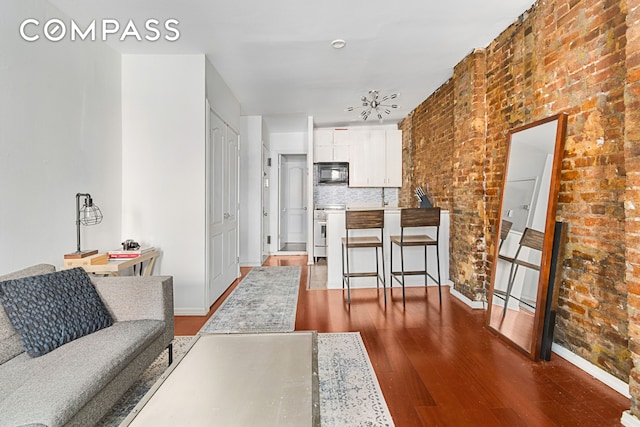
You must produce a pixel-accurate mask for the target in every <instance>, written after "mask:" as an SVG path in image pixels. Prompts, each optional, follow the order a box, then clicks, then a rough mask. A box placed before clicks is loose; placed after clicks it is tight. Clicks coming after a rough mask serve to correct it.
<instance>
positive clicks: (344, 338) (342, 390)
mask: <svg viewBox="0 0 640 427" xmlns="http://www.w3.org/2000/svg"><path fill="white" fill-rule="evenodd" d="M191 339H192V337H176V338H175V339H174V344H173V346H174V357H175V360H178V359H179V358H180V356H181V355H182V354H184V352H185V351H186V350H187V349H188V347H189V344H190V343H191ZM166 368H167V355H166V350H165V352H164V353H163V354H161V355H160V356H159V357H158V358H157V359H156V361H155V362H153V364H152V365H151V366H150V367H149V368H148V369H147V370H146V371H145V372H144V374H142V376H141V377H140V379H139V380H138V381H137V382H136V383H135V384H134V386H133V387H131V389H129V391H127V393H126V394H125V395H124V396H123V398H122V399H121V400H120V401H119V402H118V403H117V404H116V405H115V406H114V407H113V408H112V410H111V412H110V413H109V414H107V416H106V417H105V418H104V419H103V420H102V422H101V423H100V424H99V425H100V426H103V427H114V426H117V425H119V424H120V423H121V422H122V421H123V420H124V419H125V418H126V417H127V414H128V413H129V412H130V411H131V410H132V409H133V408H134V407H135V405H136V404H137V403H138V401H140V399H142V397H143V396H144V395H145V394H146V393H147V391H149V389H150V388H151V386H152V385H153V384H154V383H155V381H156V380H157V379H158V378H160V375H162V373H163V372H164V371H165V369H166ZM318 370H319V375H318V376H319V380H320V420H321V425H322V426H323V427H342V426H344V427H346V426H349V427H354V426H358V427H360V426H362V427H364V426H367V427H378V426H379V427H383V426H390V427H391V426H393V425H394V424H393V420H392V419H391V415H390V414H389V409H388V408H387V404H386V402H385V400H384V396H383V395H382V392H381V391H380V385H379V384H378V379H377V378H376V374H375V372H374V371H373V368H372V366H371V362H370V361H369V357H368V356H367V351H366V349H365V347H364V344H363V343H362V338H361V337H360V334H359V333H357V332H354V333H340V334H318Z"/></svg>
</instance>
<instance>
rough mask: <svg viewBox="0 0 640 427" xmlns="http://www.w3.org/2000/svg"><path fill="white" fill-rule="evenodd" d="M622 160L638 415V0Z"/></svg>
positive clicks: (632, 6) (633, 4)
mask: <svg viewBox="0 0 640 427" xmlns="http://www.w3.org/2000/svg"><path fill="white" fill-rule="evenodd" d="M627 10H628V13H627V16H626V24H627V27H628V30H627V46H626V55H625V57H626V58H625V59H626V76H627V86H626V90H625V142H624V160H625V169H626V172H627V180H626V185H625V204H624V208H625V231H626V240H625V250H626V252H625V261H626V276H625V280H626V287H627V292H628V306H627V311H628V316H629V341H630V342H631V345H630V346H629V350H630V353H631V358H632V360H633V369H632V370H631V374H630V378H629V389H630V391H631V396H632V399H631V412H632V413H633V414H634V415H635V416H636V417H638V418H640V347H638V345H637V343H638V342H640V327H639V325H638V322H639V321H640V0H627Z"/></svg>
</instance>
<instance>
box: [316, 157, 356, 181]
mask: <svg viewBox="0 0 640 427" xmlns="http://www.w3.org/2000/svg"><path fill="white" fill-rule="evenodd" d="M348 183H349V163H341V162H340V163H339V162H327V163H318V184H348Z"/></svg>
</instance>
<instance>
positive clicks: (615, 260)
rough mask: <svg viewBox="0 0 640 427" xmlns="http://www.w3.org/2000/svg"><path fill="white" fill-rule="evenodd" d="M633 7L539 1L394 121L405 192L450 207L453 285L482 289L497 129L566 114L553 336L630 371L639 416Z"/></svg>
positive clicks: (638, 151)
mask: <svg viewBox="0 0 640 427" xmlns="http://www.w3.org/2000/svg"><path fill="white" fill-rule="evenodd" d="M638 6H640V0H628V1H611V0H566V1H563V0H548V1H538V2H537V3H536V4H535V5H534V6H533V7H532V8H531V9H530V10H529V11H527V12H525V13H524V14H523V15H522V16H520V17H519V19H518V20H517V21H516V22H514V23H513V24H512V25H511V26H509V27H508V28H506V29H505V30H504V31H503V32H502V33H501V34H500V35H499V36H498V37H497V38H496V39H495V40H493V41H492V42H491V43H490V44H489V45H488V46H486V47H484V48H479V49H476V50H475V51H474V52H472V53H471V54H470V55H469V56H467V57H466V58H464V59H462V60H461V61H460V63H458V64H457V65H456V67H454V73H453V76H452V79H451V80H450V81H448V82H447V83H446V84H445V85H443V87H441V88H440V89H439V90H438V91H437V92H436V93H434V94H433V95H431V96H430V97H429V98H428V99H427V100H425V102H424V103H423V104H422V105H420V106H419V107H418V108H416V110H414V111H413V112H412V113H411V114H410V115H409V116H408V117H407V118H405V119H404V120H403V122H401V124H400V127H401V128H402V129H403V130H404V134H405V141H404V145H403V147H404V154H405V157H404V160H403V161H404V162H405V170H406V171H407V174H410V176H411V177H407V178H405V179H406V181H405V186H404V187H403V189H402V190H401V192H400V198H401V203H403V204H404V203H405V202H409V201H411V203H414V202H415V199H412V192H413V187H414V186H415V185H418V184H419V185H423V186H424V185H427V184H428V185H429V188H430V189H431V190H432V192H433V193H435V194H436V195H437V196H436V200H437V201H438V203H439V204H440V206H442V207H443V208H444V209H449V210H450V212H451V242H450V248H451V253H450V259H451V266H450V270H451V271H450V273H451V278H452V281H453V283H454V287H455V289H456V290H458V291H459V292H461V293H463V294H464V295H465V296H467V297H468V298H470V299H472V300H482V299H484V298H485V294H486V290H487V289H488V287H489V284H490V281H491V278H490V277H489V273H490V271H491V266H492V263H493V253H494V249H495V242H496V224H497V222H498V218H499V212H498V210H499V200H500V192H501V184H502V180H503V177H504V173H505V170H504V164H505V153H506V146H507V133H508V131H509V130H510V129H513V128H514V127H518V126H521V125H525V124H528V123H531V122H534V121H536V120H539V119H542V118H545V117H548V116H550V115H553V114H557V113H561V112H565V113H568V116H569V118H568V130H567V141H566V145H565V151H564V153H563V163H562V176H561V182H560V193H559V198H558V210H557V213H556V217H557V219H558V220H562V221H565V222H567V223H568V224H569V233H568V242H567V247H566V251H565V252H566V258H565V259H564V260H563V263H562V285H561V288H560V300H559V312H558V318H557V320H556V321H557V323H556V333H555V341H556V342H557V343H559V344H561V345H562V346H564V347H566V348H568V349H569V350H571V351H573V352H574V353H576V354H578V355H579V356H581V357H583V358H585V359H587V360H589V361H590V362H592V363H593V364H595V365H597V366H598V367H600V368H602V369H604V370H605V371H607V372H609V373H611V374H612V375H614V376H616V377H617V378H620V379H621V380H623V381H630V386H631V390H632V395H633V396H634V398H633V401H632V412H634V413H636V414H637V413H638V409H637V406H638V405H637V398H639V397H640V347H639V346H637V345H636V344H634V343H635V342H640V341H639V340H640V325H639V324H638V322H639V321H640V212H639V210H640V200H639V199H640V82H639V80H640V28H639V27H640V8H638ZM628 11H633V12H628ZM434 153H437V155H434ZM409 171H410V172H409ZM636 362H637V363H636ZM634 365H638V366H639V368H638V370H636V368H634Z"/></svg>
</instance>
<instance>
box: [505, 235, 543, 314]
mask: <svg viewBox="0 0 640 427" xmlns="http://www.w3.org/2000/svg"><path fill="white" fill-rule="evenodd" d="M543 246H544V233H543V232H541V231H537V230H534V229H533V228H525V229H524V233H522V237H521V238H520V244H519V245H518V250H517V251H516V254H515V255H514V256H513V257H509V256H506V255H499V258H500V259H503V260H505V261H507V262H510V263H511V268H510V270H509V281H508V282H507V290H506V292H505V295H504V307H503V309H502V317H504V316H506V314H507V306H508V304H509V298H514V299H516V300H518V301H521V302H523V301H522V299H521V298H516V297H514V296H512V295H511V290H512V289H513V284H514V283H515V281H516V275H517V274H518V267H520V266H522V267H526V268H530V269H532V270H536V271H540V265H539V263H535V264H534V263H532V262H529V261H528V260H525V259H522V258H518V257H519V256H520V251H521V250H522V248H530V249H534V250H536V251H540V252H541V251H542V247H543ZM525 304H527V305H528V306H530V307H531V308H533V309H535V304H533V306H532V305H531V304H530V303H527V302H525Z"/></svg>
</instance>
